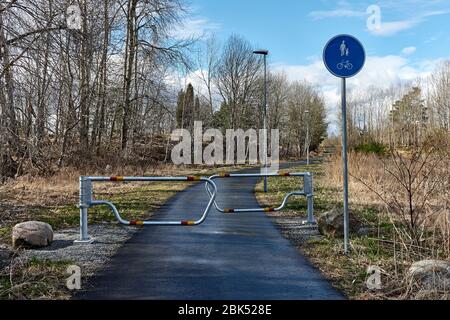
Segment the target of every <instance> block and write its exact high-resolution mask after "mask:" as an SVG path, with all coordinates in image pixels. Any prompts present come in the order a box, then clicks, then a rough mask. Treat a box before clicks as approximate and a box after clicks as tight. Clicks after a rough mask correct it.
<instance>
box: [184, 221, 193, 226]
mask: <svg viewBox="0 0 450 320" xmlns="http://www.w3.org/2000/svg"><path fill="white" fill-rule="evenodd" d="M181 225H182V226H193V225H195V221H181Z"/></svg>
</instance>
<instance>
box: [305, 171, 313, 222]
mask: <svg viewBox="0 0 450 320" xmlns="http://www.w3.org/2000/svg"><path fill="white" fill-rule="evenodd" d="M303 183H304V189H305V194H306V200H307V203H308V224H314V223H315V220H314V190H313V176H312V174H311V173H308V174H306V175H305V176H304V177H303Z"/></svg>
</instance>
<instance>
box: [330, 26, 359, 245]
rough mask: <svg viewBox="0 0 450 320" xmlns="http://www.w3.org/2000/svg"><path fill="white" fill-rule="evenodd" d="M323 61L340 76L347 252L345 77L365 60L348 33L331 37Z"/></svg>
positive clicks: (345, 243) (331, 70) (331, 71)
mask: <svg viewBox="0 0 450 320" xmlns="http://www.w3.org/2000/svg"><path fill="white" fill-rule="evenodd" d="M323 61H324V63H325V66H326V67H327V69H328V71H330V73H331V74H333V75H334V76H336V77H339V78H341V98H342V162H343V164H344V166H343V167H344V251H345V254H347V253H348V252H349V232H350V228H349V227H350V221H349V212H348V157H347V99H346V78H350V77H353V76H355V75H356V74H358V73H359V72H360V71H361V70H362V68H363V67H364V64H365V62H366V52H365V50H364V47H363V45H362V44H361V42H360V41H359V40H358V39H356V38H355V37H353V36H351V35H348V34H341V35H338V36H336V37H334V38H332V39H331V40H330V41H328V43H327V44H326V45H325V48H324V50H323Z"/></svg>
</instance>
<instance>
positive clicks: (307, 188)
mask: <svg viewBox="0 0 450 320" xmlns="http://www.w3.org/2000/svg"><path fill="white" fill-rule="evenodd" d="M264 177H303V190H301V191H294V192H290V193H288V194H287V195H286V196H285V197H284V199H283V202H282V203H281V205H280V206H279V207H274V208H233V209H229V208H221V207H220V206H219V205H218V204H217V202H216V201H215V200H214V206H215V207H216V209H217V210H218V211H220V212H222V213H244V212H277V211H281V210H283V209H284V208H285V207H286V204H287V203H288V200H289V198H291V197H293V196H305V197H306V199H307V213H308V218H307V223H308V224H314V223H315V220H314V201H313V198H314V190H313V177H312V174H311V173H309V172H302V173H267V174H264V173H222V174H216V175H213V176H211V177H209V179H211V180H214V179H224V178H264ZM205 187H206V190H207V191H208V193H209V195H212V194H213V192H214V191H211V189H210V187H209V185H208V184H205Z"/></svg>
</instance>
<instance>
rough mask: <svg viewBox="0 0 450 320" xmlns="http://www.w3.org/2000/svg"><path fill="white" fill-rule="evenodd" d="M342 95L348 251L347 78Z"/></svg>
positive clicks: (345, 236) (346, 248)
mask: <svg viewBox="0 0 450 320" xmlns="http://www.w3.org/2000/svg"><path fill="white" fill-rule="evenodd" d="M341 82H342V86H341V91H342V92H341V96H342V161H343V162H344V251H345V253H346V254H347V253H348V242H349V214H348V158H347V97H346V83H345V78H342V80H341Z"/></svg>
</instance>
